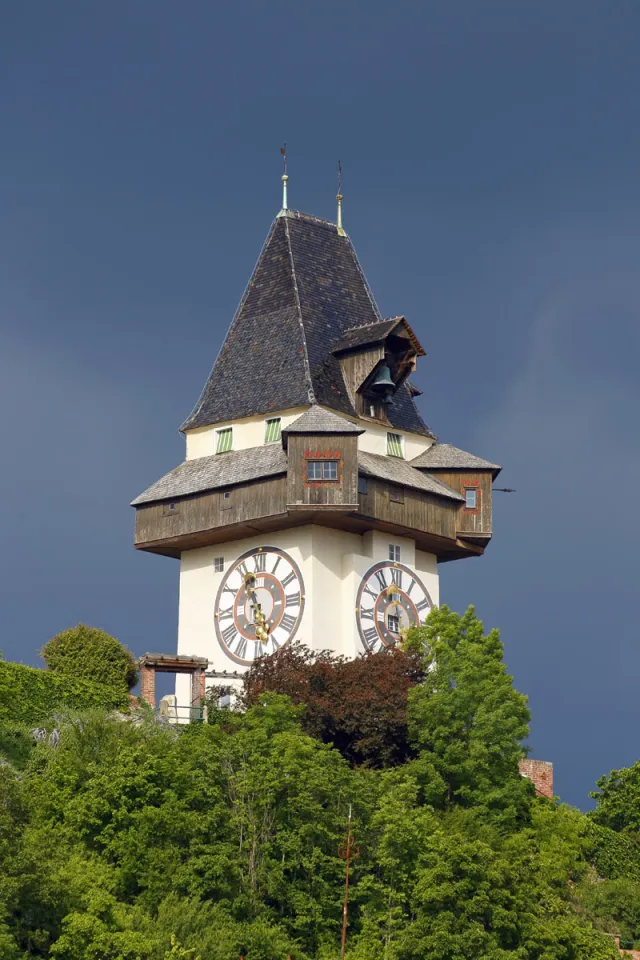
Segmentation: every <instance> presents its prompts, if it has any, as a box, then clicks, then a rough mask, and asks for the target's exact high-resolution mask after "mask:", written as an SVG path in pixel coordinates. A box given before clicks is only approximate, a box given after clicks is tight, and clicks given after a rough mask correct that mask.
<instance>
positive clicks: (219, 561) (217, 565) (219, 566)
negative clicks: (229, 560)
mask: <svg viewBox="0 0 640 960" xmlns="http://www.w3.org/2000/svg"><path fill="white" fill-rule="evenodd" d="M213 569H214V570H215V572H216V573H222V571H223V570H224V557H215V559H214V561H213Z"/></svg>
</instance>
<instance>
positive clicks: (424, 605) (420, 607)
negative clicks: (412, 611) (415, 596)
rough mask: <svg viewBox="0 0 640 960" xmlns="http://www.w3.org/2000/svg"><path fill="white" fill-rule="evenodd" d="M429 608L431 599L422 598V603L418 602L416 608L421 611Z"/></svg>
mask: <svg viewBox="0 0 640 960" xmlns="http://www.w3.org/2000/svg"><path fill="white" fill-rule="evenodd" d="M428 609H429V601H428V600H421V601H420V603H416V610H417V611H418V612H419V613H420V612H421V611H422V610H428Z"/></svg>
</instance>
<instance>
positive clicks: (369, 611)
mask: <svg viewBox="0 0 640 960" xmlns="http://www.w3.org/2000/svg"><path fill="white" fill-rule="evenodd" d="M360 619H361V620H373V607H367V608H366V609H365V610H361V611H360Z"/></svg>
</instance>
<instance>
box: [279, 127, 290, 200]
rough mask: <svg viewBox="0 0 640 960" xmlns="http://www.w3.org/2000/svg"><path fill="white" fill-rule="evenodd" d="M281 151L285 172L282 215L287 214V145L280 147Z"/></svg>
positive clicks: (283, 177)
mask: <svg viewBox="0 0 640 960" xmlns="http://www.w3.org/2000/svg"><path fill="white" fill-rule="evenodd" d="M280 153H281V154H282V162H283V164H284V173H283V174H282V210H281V211H280V214H279V215H280V216H286V213H287V210H288V209H289V208H288V207H287V181H288V180H289V177H288V176H287V145H286V143H285V144H284V146H282V147H280Z"/></svg>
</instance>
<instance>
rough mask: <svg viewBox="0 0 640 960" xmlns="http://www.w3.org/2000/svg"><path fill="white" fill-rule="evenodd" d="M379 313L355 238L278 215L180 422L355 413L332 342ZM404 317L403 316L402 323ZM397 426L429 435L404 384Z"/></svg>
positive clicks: (393, 417)
mask: <svg viewBox="0 0 640 960" xmlns="http://www.w3.org/2000/svg"><path fill="white" fill-rule="evenodd" d="M400 320H401V318H395V320H394V321H383V320H382V317H381V316H380V312H379V310H378V307H377V306H376V303H375V300H374V298H373V294H372V293H371V290H370V289H369V286H368V284H367V281H366V279H365V276H364V274H363V272H362V269H361V267H360V264H359V262H358V258H357V257H356V253H355V250H354V248H353V246H352V244H351V241H350V240H349V238H348V237H347V236H340V235H339V234H338V231H337V227H336V225H335V224H334V223H329V222H327V221H326V220H319V219H318V218H316V217H311V216H308V215H307V214H302V213H298V212H296V211H291V210H290V211H288V212H287V216H283V217H278V218H276V220H274V222H273V224H272V226H271V229H270V231H269V235H268V236H267V239H266V241H265V244H264V247H263V248H262V252H261V254H260V257H259V258H258V262H257V264H256V267H255V269H254V271H253V274H252V277H251V280H250V281H249V285H248V287H247V289H246V291H245V293H244V295H243V297H242V300H241V301H240V305H239V307H238V310H237V312H236V315H235V317H234V319H233V321H232V324H231V327H230V328H229V331H228V333H227V336H226V338H225V341H224V343H223V345H222V348H221V350H220V353H219V354H218V357H217V359H216V361H215V364H214V366H213V370H212V371H211V374H210V376H209V379H208V380H207V383H206V385H205V388H204V390H203V392H202V395H201V397H200V399H199V401H198V403H197V405H196V407H195V409H194V411H193V413H192V414H191V415H190V417H189V418H188V419H187V420H186V421H185V423H184V424H183V426H182V429H183V430H191V429H194V428H196V427H203V426H208V425H210V424H215V423H220V422H223V421H229V420H236V419H240V418H242V417H248V416H253V415H255V414H257V413H263V414H265V415H268V414H269V413H272V412H275V411H277V410H286V409H291V408H292V407H297V406H306V405H308V404H313V405H322V406H323V407H328V408H329V409H331V410H335V411H336V413H338V414H345V415H347V416H351V417H357V413H356V411H355V410H354V408H353V405H352V402H351V399H350V397H349V393H348V391H347V388H346V385H345V382H344V377H343V374H342V370H341V367H340V361H339V360H338V358H337V357H336V356H335V354H334V353H333V350H334V348H335V346H336V344H338V343H339V342H340V341H341V339H342V338H343V337H344V336H345V334H346V332H347V331H352V330H353V329H354V328H356V329H357V328H361V327H362V328H364V327H367V328H370V327H377V326H378V325H379V324H382V323H385V324H391V325H392V326H391V329H393V324H395V325H397V324H398V323H399V322H400ZM405 322H406V321H405ZM389 422H390V425H391V427H395V428H396V429H398V430H406V431H408V432H412V433H418V434H422V435H423V436H428V437H431V436H433V434H432V433H431V431H430V430H429V428H428V427H427V425H426V424H425V423H424V421H423V419H422V417H421V416H420V414H419V412H418V409H417V407H416V405H415V403H414V400H413V396H412V394H411V391H410V389H409V387H408V386H407V385H406V384H403V385H402V386H401V387H400V388H399V389H398V390H397V393H396V394H395V396H394V402H393V405H392V407H390V408H389Z"/></svg>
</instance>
